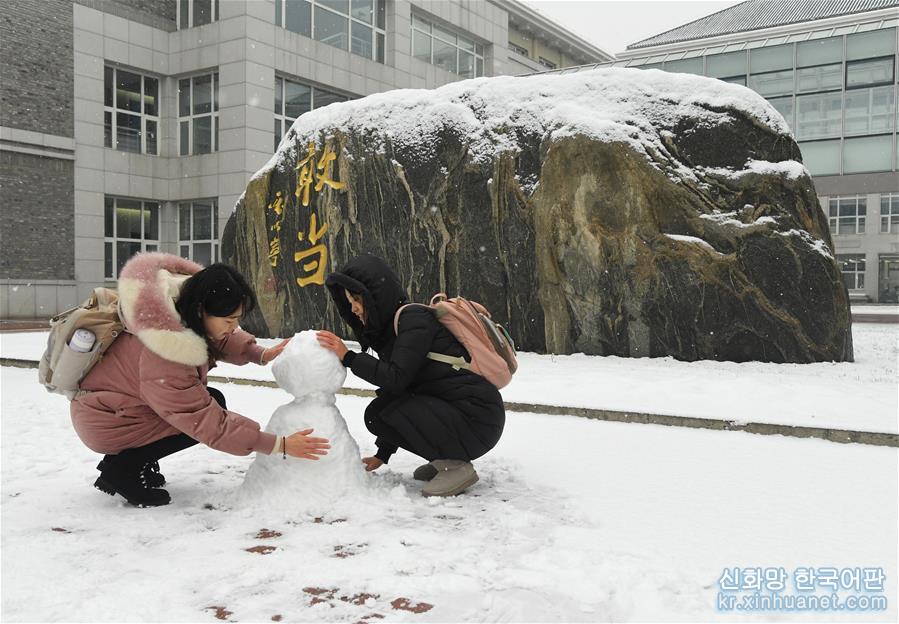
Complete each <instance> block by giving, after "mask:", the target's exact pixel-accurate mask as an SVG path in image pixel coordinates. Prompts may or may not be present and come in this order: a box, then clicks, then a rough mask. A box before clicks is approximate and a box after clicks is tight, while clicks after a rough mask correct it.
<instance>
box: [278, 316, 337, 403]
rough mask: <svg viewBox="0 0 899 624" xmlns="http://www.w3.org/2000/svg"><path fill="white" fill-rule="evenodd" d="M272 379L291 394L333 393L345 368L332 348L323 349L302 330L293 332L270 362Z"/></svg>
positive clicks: (296, 395) (312, 334)
mask: <svg viewBox="0 0 899 624" xmlns="http://www.w3.org/2000/svg"><path fill="white" fill-rule="evenodd" d="M272 373H273V374H274V375H275V381H277V382H278V385H279V386H281V387H282V388H284V389H285V390H286V391H287V392H289V393H290V394H292V395H293V396H295V397H297V398H300V397H303V396H306V395H308V394H315V393H328V394H335V393H336V392H337V391H338V390H340V388H341V386H343V381H344V379H346V369H345V368H344V367H343V364H341V363H340V360H338V359H337V356H336V355H334V353H333V352H332V351H329V350H328V349H325V348H324V347H322V346H321V345H320V344H318V340H316V338H315V332H314V331H312V330H306V331H303V332H300V333H298V334H296V335H295V336H294V337H293V339H292V340H291V341H290V343H289V344H288V345H287V348H286V349H284V351H283V352H282V353H281V355H279V356H278V357H277V358H275V363H274V364H272Z"/></svg>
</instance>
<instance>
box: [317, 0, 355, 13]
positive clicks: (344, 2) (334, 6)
mask: <svg viewBox="0 0 899 624" xmlns="http://www.w3.org/2000/svg"><path fill="white" fill-rule="evenodd" d="M315 2H316V4H320V5H322V6H326V7H328V8H329V9H331V10H333V11H337V12H339V13H349V10H350V2H349V0H315Z"/></svg>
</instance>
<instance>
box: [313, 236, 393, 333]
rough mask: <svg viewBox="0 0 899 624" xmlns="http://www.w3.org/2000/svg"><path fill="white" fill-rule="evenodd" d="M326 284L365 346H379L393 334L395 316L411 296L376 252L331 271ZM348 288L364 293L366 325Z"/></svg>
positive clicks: (344, 316)
mask: <svg viewBox="0 0 899 624" xmlns="http://www.w3.org/2000/svg"><path fill="white" fill-rule="evenodd" d="M325 286H327V288H328V292H330V293H331V298H332V299H333V300H334V304H335V305H336V306H337V311H338V312H339V313H340V317H341V318H342V319H343V320H344V322H346V324H347V325H349V326H350V327H351V328H352V329H353V332H354V333H355V335H356V339H357V340H358V341H359V344H360V345H362V349H363V350H365V349H368V348H369V347H374V348H375V349H378V348H379V347H380V346H381V345H383V344H384V343H385V342H386V340H387V338H389V337H390V336H391V335H392V334H393V316H394V314H396V311H397V310H398V309H399V307H400V306H402V305H403V304H405V303H408V301H409V298H408V297H407V296H406V291H405V290H404V289H403V285H402V284H401V283H400V278H399V277H397V275H396V273H394V272H393V269H391V268H390V267H389V266H387V263H386V262H384V261H383V260H382V259H381V258H379V257H377V256H375V255H373V254H368V253H367V254H363V255H361V256H358V257H356V258H353V259H352V260H350V261H349V262H347V263H346V264H345V265H344V266H343V267H342V268H341V269H340V270H339V271H335V272H334V273H331V274H330V275H328V279H327V280H325ZM344 289H346V290H348V291H350V292H351V293H355V294H359V295H362V304H363V305H364V306H365V314H366V324H365V325H364V326H363V324H362V321H360V320H359V319H358V318H357V317H356V315H355V314H353V311H352V309H351V307H350V302H349V301H347V298H346V295H345V294H344V292H343V291H344Z"/></svg>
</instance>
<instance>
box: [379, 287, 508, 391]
mask: <svg viewBox="0 0 899 624" xmlns="http://www.w3.org/2000/svg"><path fill="white" fill-rule="evenodd" d="M409 306H422V307H426V308H428V309H431V310H433V311H434V314H435V315H436V316H437V320H438V321H440V322H441V323H442V324H443V325H444V326H445V327H446V328H447V329H448V330H450V333H451V334H452V335H453V336H455V337H456V339H457V340H458V341H459V342H461V343H462V346H464V347H465V349H466V350H467V351H468V353H469V355H471V362H468V361H466V360H465V358H462V357H453V356H450V355H443V354H442V353H433V352H430V353H428V359H431V360H434V361H437V362H443V363H444V364H449V365H450V366H452V367H453V368H454V369H456V370H459V369H460V368H464V369H465V370H470V371H471V372H473V373H475V374H477V375H480V376H481V377H484V378H485V379H487V381H489V382H490V383H492V384H493V385H494V386H496V387H497V388H504V387H506V386H507V385H509V382H510V381H512V375H513V374H514V373H515V371H516V370H518V361H517V360H516V359H515V343H514V342H512V337H511V336H509V332H507V331H506V329H505V328H504V327H503V326H502V325H499V324H497V323H494V322H493V321H492V320H491V319H490V312H488V311H487V308H485V307H484V306H482V305H481V304H480V303H478V302H476V301H469V300H468V299H465V298H464V297H454V298H452V299H450V298H448V297H447V296H446V295H445V294H444V293H438V294H436V295H434V296H433V297H431V303H430V305H425V304H423V303H409V304H406V305H404V306H402V307H400V309H399V310H397V311H396V315H394V317H393V333H395V334H396V333H399V323H400V314H402V312H403V310H405V309H406V308H408V307H409Z"/></svg>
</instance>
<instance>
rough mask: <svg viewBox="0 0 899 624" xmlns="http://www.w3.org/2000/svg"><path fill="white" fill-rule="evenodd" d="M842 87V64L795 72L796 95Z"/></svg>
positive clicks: (807, 68) (806, 68) (808, 68)
mask: <svg viewBox="0 0 899 624" xmlns="http://www.w3.org/2000/svg"><path fill="white" fill-rule="evenodd" d="M842 87H843V64H842V63H836V64H834V65H819V66H818V67H803V68H801V69H797V70H796V91H797V93H808V92H810V91H828V90H832V89H841V88H842Z"/></svg>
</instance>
